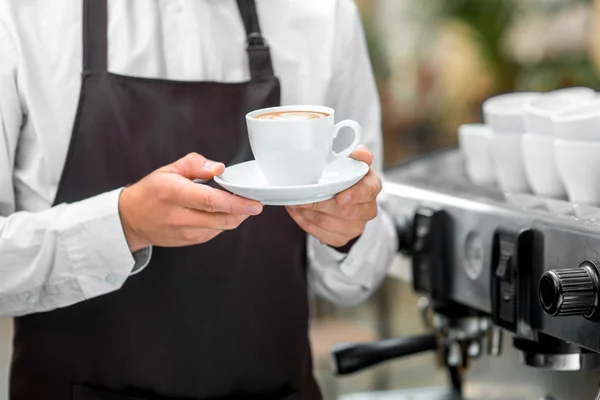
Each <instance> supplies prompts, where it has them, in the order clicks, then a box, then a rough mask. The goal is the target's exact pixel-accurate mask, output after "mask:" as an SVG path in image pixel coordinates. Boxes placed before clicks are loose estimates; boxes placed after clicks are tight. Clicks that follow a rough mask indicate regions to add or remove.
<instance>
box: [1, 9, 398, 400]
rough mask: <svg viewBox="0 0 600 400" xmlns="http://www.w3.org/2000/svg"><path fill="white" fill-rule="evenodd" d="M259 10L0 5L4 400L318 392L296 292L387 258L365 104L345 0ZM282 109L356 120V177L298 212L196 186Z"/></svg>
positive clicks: (366, 276) (357, 284) (361, 52)
mask: <svg viewBox="0 0 600 400" xmlns="http://www.w3.org/2000/svg"><path fill="white" fill-rule="evenodd" d="M257 3H258V9H257V7H256V6H255V4H254V1H253V0H238V1H237V3H236V2H233V1H209V0H199V1H184V0H164V1H160V2H159V1H157V2H149V1H141V0H136V1H132V0H127V1H124V0H121V1H119V0H110V1H108V0H81V1H77V2H73V1H71V0H54V1H52V2H47V1H43V0H33V1H28V2H23V1H21V0H0V215H2V217H0V260H1V262H0V273H1V274H2V279H0V312H1V313H2V314H5V315H14V316H18V318H16V319H15V339H14V356H13V363H12V371H11V383H10V392H11V399H13V400H20V399H71V398H72V399H81V400H86V399H90V400H91V399H157V398H164V399H182V398H186V399H202V400H204V399H302V400H308V399H310V400H313V399H319V398H320V394H319V390H318V388H317V386H316V384H315V381H314V379H313V377H312V372H311V369H312V365H311V359H310V346H309V342H308V338H307V332H308V319H309V309H308V293H309V289H312V290H313V291H314V292H315V293H316V294H318V295H320V296H322V297H324V298H326V299H328V300H330V301H333V302H334V303H337V304H340V305H353V304H357V303H359V302H361V301H363V300H364V299H366V298H367V297H368V296H369V295H370V293H372V291H373V290H374V289H375V288H376V287H377V286H378V284H379V282H380V281H381V280H382V279H383V277H384V275H385V272H386V269H387V267H388V265H389V263H390V260H391V258H392V256H393V253H394V248H395V237H394V230H393V227H392V224H391V222H390V219H389V217H388V216H387V215H386V214H385V213H384V212H382V211H381V210H378V209H379V206H378V204H377V200H376V199H377V195H378V193H379V191H380V189H381V183H380V178H379V175H378V172H377V171H379V169H380V166H381V164H380V161H381V156H382V154H381V131H380V116H379V105H378V100H377V93H376V88H375V85H374V80H373V76H372V72H371V67H370V65H369V60H368V56H367V51H366V48H365V41H364V37H363V32H362V27H361V25H360V20H359V15H358V12H357V9H356V6H355V5H354V4H353V3H352V2H351V1H350V0H327V1H323V0H313V1H307V0H289V1H285V2H270V1H265V0H263V1H258V2H257ZM259 21H260V26H259ZM261 28H262V29H263V31H262V32H264V36H263V34H262V33H261ZM263 37H264V39H263ZM82 38H83V39H82ZM267 43H268V44H269V46H267ZM82 67H83V74H81V70H82ZM292 103H295V104H324V105H329V106H332V107H333V108H335V109H336V111H337V114H338V117H340V118H346V117H348V118H353V119H355V120H357V121H358V122H359V123H361V125H362V126H363V129H364V131H365V132H364V143H365V145H366V146H367V147H368V148H370V149H371V151H373V154H374V156H375V161H374V163H373V167H372V169H371V171H370V172H369V174H368V175H367V176H366V177H365V178H364V179H363V180H362V181H361V182H359V183H358V184H357V185H355V186H354V187H352V188H350V189H348V190H347V191H346V192H343V193H341V194H339V195H338V196H337V197H336V199H333V200H330V201H327V202H322V203H318V204H312V205H308V206H304V207H298V208H293V209H292V208H287V209H286V208H280V207H266V208H263V207H262V206H261V204H259V203H257V202H254V201H251V200H246V199H243V198H240V197H237V196H233V195H231V194H229V193H226V192H224V191H221V190H219V189H217V188H216V187H214V186H211V185H209V184H198V183H194V182H193V181H194V180H196V179H200V180H210V179H211V178H212V177H213V176H215V175H218V174H220V173H222V172H223V169H224V166H223V164H222V163H227V164H228V163H231V162H233V161H240V160H243V159H247V158H248V157H250V154H249V153H248V151H247V148H248V146H247V142H246V141H247V135H246V131H245V126H244V118H243V116H244V115H245V114H246V113H247V112H248V111H250V110H253V109H258V108H263V107H267V106H274V105H279V104H292ZM367 147H363V148H361V149H358V150H357V151H356V152H355V153H354V155H353V156H354V157H355V158H357V159H360V160H362V161H365V162H368V163H371V162H373V157H372V155H371V152H370V151H369V150H367ZM124 187H126V188H125V189H123V188H124ZM378 211H379V212H378ZM118 289H119V290H118ZM83 300H87V301H83Z"/></svg>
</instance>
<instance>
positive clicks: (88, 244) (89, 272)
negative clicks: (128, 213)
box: [59, 189, 151, 299]
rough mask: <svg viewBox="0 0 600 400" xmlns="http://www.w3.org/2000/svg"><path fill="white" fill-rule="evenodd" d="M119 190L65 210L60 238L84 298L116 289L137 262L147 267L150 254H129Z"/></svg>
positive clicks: (81, 202)
mask: <svg viewBox="0 0 600 400" xmlns="http://www.w3.org/2000/svg"><path fill="white" fill-rule="evenodd" d="M121 191H122V189H117V190H113V191H111V192H107V193H103V194H100V195H98V196H94V197H91V198H89V199H85V200H82V201H79V202H76V203H73V204H70V205H69V206H68V207H66V209H65V212H64V214H63V218H62V221H61V227H60V229H59V230H60V232H61V239H62V241H63V242H64V246H65V248H66V250H67V254H68V257H69V260H70V261H71V264H72V266H73V274H74V276H75V277H76V278H77V280H78V282H79V285H80V287H81V291H82V292H83V295H84V296H85V298H86V299H90V298H93V297H96V296H100V295H103V294H106V293H109V292H112V291H115V290H117V289H119V288H120V287H121V286H122V285H123V283H124V282H125V280H126V279H127V278H128V277H129V275H130V274H131V273H132V272H134V268H135V267H136V266H137V264H138V263H139V265H140V267H139V268H138V269H137V270H136V271H135V272H139V270H141V269H142V268H143V266H145V265H147V262H148V261H149V259H150V255H151V251H150V250H149V249H142V250H140V251H139V252H138V253H140V254H138V255H137V260H138V261H137V262H136V257H134V255H132V254H131V251H130V250H129V246H128V244H127V240H126V239H125V233H124V232H123V227H122V225H121V218H120V216H119V196H120V194H121Z"/></svg>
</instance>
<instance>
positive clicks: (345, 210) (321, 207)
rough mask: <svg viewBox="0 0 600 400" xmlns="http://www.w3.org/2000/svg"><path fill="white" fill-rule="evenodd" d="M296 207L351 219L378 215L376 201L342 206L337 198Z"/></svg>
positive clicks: (362, 218) (363, 218) (369, 217)
mask: <svg viewBox="0 0 600 400" xmlns="http://www.w3.org/2000/svg"><path fill="white" fill-rule="evenodd" d="M296 208H300V209H310V210H314V211H319V212H322V213H324V214H328V215H332V216H334V217H337V218H341V219H344V220H349V221H357V220H370V219H373V218H375V217H376V216H377V203H376V202H371V203H361V204H351V205H348V206H340V205H339V204H338V203H337V202H336V201H335V199H331V200H327V201H323V202H320V203H312V204H306V205H302V206H296Z"/></svg>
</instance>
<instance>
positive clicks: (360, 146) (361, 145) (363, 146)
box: [356, 144, 369, 150]
mask: <svg viewBox="0 0 600 400" xmlns="http://www.w3.org/2000/svg"><path fill="white" fill-rule="evenodd" d="M356 148H357V149H364V150H369V149H368V148H367V146H365V145H364V144H359V145H358V146H356Z"/></svg>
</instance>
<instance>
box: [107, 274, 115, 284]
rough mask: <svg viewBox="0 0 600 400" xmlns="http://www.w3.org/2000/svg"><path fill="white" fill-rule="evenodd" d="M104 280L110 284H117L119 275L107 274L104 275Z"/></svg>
mask: <svg viewBox="0 0 600 400" xmlns="http://www.w3.org/2000/svg"><path fill="white" fill-rule="evenodd" d="M104 281H105V282H106V283H108V284H109V285H116V284H117V277H116V276H114V275H113V274H107V275H106V276H105V277H104Z"/></svg>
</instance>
